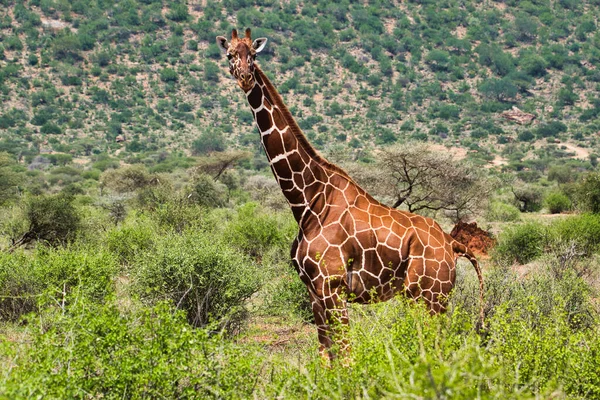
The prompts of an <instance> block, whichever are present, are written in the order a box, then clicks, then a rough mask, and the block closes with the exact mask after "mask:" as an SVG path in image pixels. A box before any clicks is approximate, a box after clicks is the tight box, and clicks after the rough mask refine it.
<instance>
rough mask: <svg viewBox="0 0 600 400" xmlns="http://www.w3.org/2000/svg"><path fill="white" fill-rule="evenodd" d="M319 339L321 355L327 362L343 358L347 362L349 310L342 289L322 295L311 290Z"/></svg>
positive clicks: (324, 292) (325, 292)
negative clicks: (339, 357)
mask: <svg viewBox="0 0 600 400" xmlns="http://www.w3.org/2000/svg"><path fill="white" fill-rule="evenodd" d="M309 292H310V296H311V302H312V310H313V314H314V316H315V324H316V326H317V336H318V338H319V354H320V355H321V357H322V358H323V359H324V360H326V361H327V362H329V361H331V360H334V359H336V358H337V357H338V356H342V357H343V359H344V361H347V358H348V355H349V352H350V344H349V342H348V338H347V333H348V326H349V325H348V310H347V308H346V301H345V300H344V299H343V296H342V293H341V289H335V290H324V291H323V293H322V294H321V295H318V294H316V293H314V292H313V291H312V290H309Z"/></svg>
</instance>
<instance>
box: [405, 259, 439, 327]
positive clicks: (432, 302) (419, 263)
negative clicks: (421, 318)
mask: <svg viewBox="0 0 600 400" xmlns="http://www.w3.org/2000/svg"><path fill="white" fill-rule="evenodd" d="M404 286H405V290H406V294H407V295H408V296H409V297H411V298H413V299H414V300H423V302H425V305H426V306H427V309H428V310H429V313H430V314H431V315H436V314H440V313H443V312H445V311H446V297H447V293H443V292H442V291H443V289H444V288H445V286H446V285H443V284H442V283H441V282H440V281H438V280H437V279H436V278H433V277H432V276H430V274H427V270H426V263H425V262H424V261H423V260H422V259H420V258H413V259H412V260H411V261H410V262H409V264H408V268H407V274H406V278H405V281H404ZM448 292H449V290H448Z"/></svg>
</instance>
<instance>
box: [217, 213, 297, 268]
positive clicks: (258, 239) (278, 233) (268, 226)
mask: <svg viewBox="0 0 600 400" xmlns="http://www.w3.org/2000/svg"><path fill="white" fill-rule="evenodd" d="M296 234H297V226H296V224H295V223H293V222H291V221H290V220H282V219H281V218H280V217H278V216H277V215H273V214H271V213H268V212H267V211H266V210H265V209H262V208H261V207H259V206H258V205H257V204H255V203H246V204H244V205H243V206H241V207H239V208H238V209H237V218H236V219H234V220H233V221H231V223H230V224H228V225H227V227H226V230H225V232H224V236H225V237H226V238H227V241H228V242H229V243H232V244H233V245H234V246H235V247H237V248H239V249H240V250H241V251H243V252H244V253H246V254H249V255H251V256H252V257H256V258H257V259H259V260H260V259H262V258H263V257H264V256H265V254H266V253H267V252H268V251H270V249H275V250H276V251H278V252H280V254H281V253H283V252H285V253H284V254H285V255H286V256H287V252H288V251H289V250H288V249H289V246H290V245H291V243H292V240H293V238H294V236H295V235H296ZM286 259H287V257H286Z"/></svg>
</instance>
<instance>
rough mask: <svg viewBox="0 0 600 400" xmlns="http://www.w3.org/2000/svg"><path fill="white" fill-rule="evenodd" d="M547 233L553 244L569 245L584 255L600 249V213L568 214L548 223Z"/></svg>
mask: <svg viewBox="0 0 600 400" xmlns="http://www.w3.org/2000/svg"><path fill="white" fill-rule="evenodd" d="M549 234H550V236H551V238H552V239H553V240H554V243H555V244H559V245H561V244H562V245H570V244H571V243H572V244H573V245H574V246H575V247H576V249H577V250H579V251H582V252H584V253H585V255H590V254H592V253H593V252H597V251H598V250H600V215H597V214H583V215H576V216H570V217H568V218H564V219H561V220H558V221H555V222H553V223H552V224H551V225H550V229H549Z"/></svg>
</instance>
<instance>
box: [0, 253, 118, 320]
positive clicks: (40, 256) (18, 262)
mask: <svg viewBox="0 0 600 400" xmlns="http://www.w3.org/2000/svg"><path fill="white" fill-rule="evenodd" d="M117 271H118V267H117V265H116V263H115V261H114V258H113V257H112V254H111V253H109V252H107V251H106V250H104V249H97V248H96V249H91V248H86V247H71V248H67V249H48V248H40V249H38V250H36V251H35V252H33V253H24V252H20V251H16V252H14V253H12V254H6V253H0V317H2V319H3V320H10V321H16V320H18V319H19V318H20V317H22V316H24V315H25V314H27V313H29V312H31V311H34V310H37V309H38V308H39V307H43V306H44V305H56V304H58V305H59V306H61V307H63V308H64V307H65V305H67V304H69V303H71V302H72V301H76V300H77V298H79V297H81V296H85V297H86V298H88V299H90V300H91V301H96V302H101V301H103V299H104V298H105V297H106V296H108V295H109V294H111V293H113V292H114V284H113V279H114V277H115V275H116V273H117Z"/></svg>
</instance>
